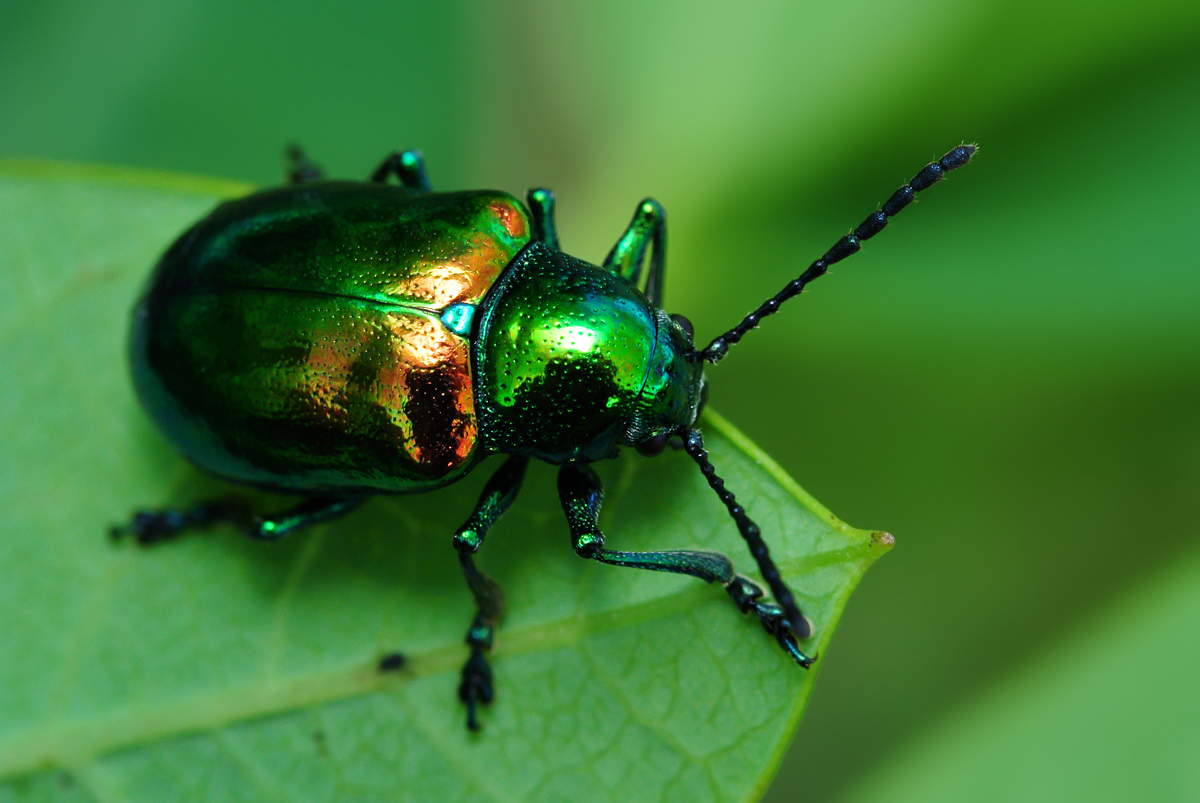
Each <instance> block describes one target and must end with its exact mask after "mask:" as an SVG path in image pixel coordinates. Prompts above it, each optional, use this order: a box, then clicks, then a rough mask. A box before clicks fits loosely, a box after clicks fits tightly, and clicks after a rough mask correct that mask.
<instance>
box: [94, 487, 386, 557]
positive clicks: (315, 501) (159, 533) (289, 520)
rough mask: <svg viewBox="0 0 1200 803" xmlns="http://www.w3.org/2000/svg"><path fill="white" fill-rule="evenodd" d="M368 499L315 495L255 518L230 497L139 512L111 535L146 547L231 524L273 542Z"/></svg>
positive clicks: (115, 528)
mask: <svg viewBox="0 0 1200 803" xmlns="http://www.w3.org/2000/svg"><path fill="white" fill-rule="evenodd" d="M365 499H366V497H365V496H356V497H351V498H349V499H330V498H328V497H323V496H314V497H309V498H307V499H305V500H304V501H303V502H301V503H300V504H298V505H296V506H295V507H291V508H288V509H287V510H285V511H283V512H281V513H273V514H271V515H268V516H254V515H252V514H251V513H250V508H249V506H248V505H247V504H246V501H245V500H244V499H238V498H236V497H231V498H228V499H218V500H216V501H213V502H201V503H199V504H195V505H192V506H191V507H189V508H187V509H185V510H139V511H138V512H137V513H135V514H134V516H133V519H131V520H130V522H129V523H128V524H123V525H121V526H119V527H113V528H111V529H110V530H109V535H111V536H112V537H113V538H114V539H116V538H120V537H121V536H123V535H132V536H133V537H134V538H135V539H137V542H138V543H139V544H141V545H143V546H146V545H148V544H156V543H158V542H159V541H166V540H168V539H170V538H174V537H175V536H177V535H179V533H181V532H183V531H184V530H192V529H197V530H200V529H206V528H208V527H212V526H213V525H215V524H232V525H233V526H235V527H237V528H238V529H241V530H244V531H245V532H246V534H247V535H249V536H250V537H252V538H260V539H263V540H265V541H274V540H276V539H278V538H282V537H283V536H285V535H287V534H288V533H290V532H293V531H294V530H297V529H299V528H301V527H307V526H309V525H310V524H318V523H319V522H322V521H328V520H329V519H332V518H336V517H337V516H340V515H342V514H343V513H348V512H349V511H351V510H353V509H354V508H356V507H358V506H359V505H360V504H362V502H363V500H365Z"/></svg>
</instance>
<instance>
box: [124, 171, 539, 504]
mask: <svg viewBox="0 0 1200 803" xmlns="http://www.w3.org/2000/svg"><path fill="white" fill-rule="evenodd" d="M529 239H530V222H529V218H528V214H527V213H526V211H525V210H524V208H523V207H522V206H521V204H520V203H519V202H518V201H517V200H516V199H514V198H512V197H511V196H509V195H506V194H504V193H498V192H460V193H416V192H414V191H412V190H408V189H405V188H403V187H396V186H390V185H383V184H364V183H361V182H336V181H329V182H315V183H309V184H304V185H299V186H294V187H285V188H280V189H275V190H268V191H265V192H260V193H257V194H254V195H251V196H249V197H247V198H243V199H240V200H236V201H231V202H228V203H225V204H222V205H221V206H219V207H218V208H217V209H216V210H215V211H214V212H213V213H212V214H211V215H209V216H208V217H207V218H205V219H204V220H202V221H200V222H199V223H197V224H196V225H195V226H194V227H193V228H191V229H190V230H189V231H187V232H186V233H185V234H184V235H183V236H182V237H180V238H179V240H178V241H177V242H176V243H175V244H174V245H173V246H171V248H170V249H169V250H168V251H167V253H166V254H165V255H164V256H163V257H162V259H161V261H160V262H159V264H158V266H157V268H156V270H155V272H154V275H153V276H152V277H151V281H150V285H149V287H148V288H147V290H146V293H145V295H144V297H143V298H142V300H141V302H140V303H139V305H138V306H137V308H136V310H135V312H134V318H135V320H134V331H133V338H132V345H131V351H132V364H133V373H134V379H135V384H136V387H137V391H138V395H139V396H140V398H141V400H142V403H143V404H144V405H145V407H146V408H147V410H149V411H150V413H151V415H152V416H153V417H154V418H155V419H156V421H157V422H158V423H159V425H160V426H161V428H162V429H163V430H164V431H165V432H166V433H167V435H168V437H169V438H170V439H171V440H172V442H173V443H174V445H175V446H176V447H177V448H178V449H179V450H180V451H181V452H182V453H183V454H184V455H185V456H187V457H188V458H189V459H190V460H192V461H193V462H194V463H196V464H197V465H199V466H200V467H202V468H204V469H206V470H208V471H210V472H212V473H214V474H216V475H218V476H221V477H224V478H226V479H230V480H234V481H237V482H244V483H250V484H254V485H259V486H262V487H267V488H273V489H277V490H284V491H291V492H303V493H330V494H344V493H350V492H364V493H372V492H373V493H379V492H383V493H397V492H410V491H419V490H426V489H429V488H433V487H438V486H440V485H445V484H447V483H449V482H453V481H454V480H455V479H457V478H458V477H460V476H462V474H464V473H465V472H467V471H468V470H470V468H471V467H472V465H473V464H474V463H475V462H476V460H477V459H478V458H479V457H481V456H482V452H483V450H482V449H480V440H479V422H478V417H477V414H476V406H475V399H474V393H473V386H472V376H471V359H472V355H471V348H470V337H471V335H472V329H473V327H474V326H475V314H476V308H477V306H478V305H479V303H480V302H481V301H482V300H483V298H484V297H485V295H486V294H487V292H488V290H489V289H490V288H491V287H492V285H493V284H494V283H495V281H496V280H497V278H498V277H499V276H500V274H501V272H502V271H503V270H504V269H505V267H506V266H508V264H509V263H510V262H511V261H512V259H513V257H514V256H515V255H516V254H517V253H518V252H520V251H521V249H522V247H524V246H525V244H526V243H527V242H528V241H529Z"/></svg>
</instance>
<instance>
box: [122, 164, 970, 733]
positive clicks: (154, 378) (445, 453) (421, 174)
mask: <svg viewBox="0 0 1200 803" xmlns="http://www.w3.org/2000/svg"><path fill="white" fill-rule="evenodd" d="M974 151H975V148H974V146H970V145H964V146H961V147H958V148H955V149H954V150H952V151H950V152H949V153H948V154H946V155H945V156H944V157H942V159H940V160H938V161H937V162H933V163H931V164H929V165H927V166H926V167H925V168H924V169H922V170H921V172H920V173H918V174H917V175H916V176H915V177H914V178H913V180H912V181H911V182H910V183H909V184H906V185H904V186H903V187H901V188H900V189H899V190H897V191H896V192H895V193H894V194H893V195H892V197H891V198H890V199H889V200H888V201H887V202H886V203H885V204H884V205H883V207H882V208H881V209H880V210H879V211H876V212H874V213H872V214H871V215H870V216H868V217H867V219H866V220H864V221H863V223H862V224H861V225H859V227H858V228H857V229H855V231H854V233H852V234H848V235H846V236H845V237H843V238H842V239H841V240H839V241H838V242H837V243H836V244H835V245H834V246H833V248H831V249H830V250H829V251H828V252H827V253H826V254H825V255H824V256H823V257H821V259H818V260H817V261H816V262H814V263H813V264H812V265H811V266H809V268H808V269H807V270H806V271H805V272H804V273H803V274H802V275H801V276H799V277H798V278H797V279H795V280H794V281H792V282H790V283H789V284H788V285H787V286H785V287H784V289H783V290H781V291H780V292H779V293H778V294H776V295H775V296H774V297H773V298H771V299H768V300H767V301H766V302H764V303H763V304H762V306H760V307H759V308H758V309H757V310H756V311H754V312H752V313H750V315H748V316H746V318H745V319H743V320H742V322H741V323H739V324H738V325H737V326H736V327H734V328H733V329H731V330H729V331H728V332H726V333H725V334H723V335H721V336H720V337H718V338H716V339H715V340H713V341H712V342H711V343H710V344H709V345H708V346H707V347H706V348H704V349H697V348H695V346H694V344H693V339H692V328H691V324H690V323H688V321H687V320H686V319H685V318H683V317H682V316H678V315H667V314H666V313H665V312H663V311H662V309H661V305H662V288H663V270H664V241H665V215H664V213H663V210H662V208H661V207H660V206H659V205H658V204H657V203H656V202H655V201H652V200H649V199H647V200H645V201H642V202H641V204H639V205H638V208H637V211H636V212H635V213H634V217H633V221H632V222H631V223H630V224H629V227H628V228H627V229H626V231H625V233H624V234H623V235H622V236H621V238H620V240H618V241H617V244H616V246H614V247H613V249H612V251H611V253H609V255H608V258H607V259H606V260H605V261H604V264H603V265H601V266H596V265H591V264H589V263H587V262H583V261H581V260H578V259H576V258H574V257H571V256H568V255H566V254H564V253H562V252H561V251H559V249H558V238H557V234H556V232H555V226H554V199H553V196H552V195H551V193H550V192H549V191H547V190H531V191H530V192H529V193H528V196H527V201H528V206H527V207H526V206H523V205H522V204H521V203H520V202H519V201H517V199H515V198H513V197H512V196H510V195H507V194H505V193H501V192H489V191H472V192H456V193H434V192H431V191H430V187H429V182H428V179H427V178H426V174H425V168H424V164H423V162H422V160H421V157H420V154H419V153H417V152H416V151H404V152H397V153H394V154H392V155H391V156H389V157H388V158H387V159H385V160H384V162H383V163H382V164H381V165H380V166H379V168H378V169H377V170H376V171H375V172H374V173H373V175H372V176H371V180H370V181H369V182H350V181H327V180H324V179H323V177H322V175H321V172H320V170H319V169H318V168H317V167H316V166H315V165H314V164H313V163H312V162H310V161H309V160H308V159H307V158H305V157H304V155H303V154H302V153H301V152H300V150H299V149H298V148H292V149H290V150H289V157H290V159H291V170H290V178H291V181H290V184H289V185H288V186H285V187H281V188H278V189H272V190H266V191H263V192H259V193H255V194H253V195H250V196H248V197H246V198H242V199H240V200H236V201H230V202H228V203H224V204H221V205H220V206H218V207H217V208H216V210H214V211H213V212H212V213H211V214H210V215H209V216H208V217H206V218H204V219H203V220H201V221H200V222H198V223H197V224H196V225H194V226H193V227H192V228H191V229H189V230H188V231H187V232H185V233H184V234H183V235H182V236H181V237H180V238H179V239H178V240H177V241H176V242H175V243H174V245H172V246H171V247H170V249H168V250H167V252H166V254H164V255H163V257H162V259H161V260H160V262H159V264H158V266H157V268H156V269H155V271H154V274H153V276H152V277H151V280H150V284H149V286H148V288H147V290H146V292H145V294H144V296H143V297H142V299H141V301H140V302H139V304H138V305H137V307H136V309H135V311H134V323H133V334H132V338H131V360H132V364H133V375H134V381H135V385H136V387H137V392H138V396H139V398H140V399H141V402H142V404H143V406H144V407H145V408H146V410H147V411H148V412H149V413H150V415H151V416H152V417H153V418H154V420H155V421H156V422H157V424H158V425H159V427H160V428H161V429H162V430H163V432H164V433H165V434H166V435H167V437H168V438H169V439H170V440H171V441H172V443H173V444H174V445H175V447H176V448H177V449H178V450H179V451H180V452H181V453H182V454H183V455H185V456H186V457H187V458H188V459H189V460H191V461H192V462H193V463H195V464H196V465H198V466H200V467H201V468H203V469H205V470H206V471H208V472H210V473H212V474H215V475H217V476H219V477H222V478H225V479H227V480H230V481H233V482H237V483H243V484H247V485H253V486H257V487H260V488H265V489H270V490H274V491H280V492H284V493H292V494H299V495H302V496H303V497H304V499H303V501H302V502H301V503H300V504H298V505H297V506H296V507H294V508H292V509H290V510H287V511H285V512H283V513H278V514H272V515H264V516H250V515H249V514H248V512H247V511H245V510H244V509H242V507H241V506H239V505H237V504H231V503H211V504H201V505H197V506H195V507H193V508H192V509H190V510H186V511H158V512H141V513H138V514H137V515H136V516H135V517H134V518H133V520H132V522H131V523H130V524H128V525H126V526H124V527H119V528H114V533H115V534H119V533H123V532H128V533H132V534H133V535H135V536H136V537H137V538H138V540H139V541H140V542H142V543H150V542H154V541H158V540H162V539H163V538H166V537H169V536H171V535H173V534H175V533H176V532H178V531H180V530H182V529H185V528H187V527H191V526H203V525H207V524H211V523H213V522H215V521H220V520H228V521H232V522H234V523H236V524H239V525H240V526H242V527H243V528H244V529H246V530H247V531H248V532H249V534H250V535H252V536H255V537H258V538H267V539H274V538H279V537H281V536H283V535H285V534H287V533H289V532H291V531H293V530H296V529H298V528H301V527H303V526H306V525H310V524H313V523H315V522H319V521H325V520H328V519H330V518H333V517H335V516H338V515H341V514H343V513H345V512H347V511H349V510H351V509H353V508H354V507H355V506H357V505H358V504H359V503H361V502H362V501H363V500H365V499H367V498H368V497H370V496H372V495H377V494H396V493H418V492H422V491H428V490H432V489H434V488H438V487H441V486H443V485H446V484H448V483H451V482H454V481H455V480H457V479H459V478H460V477H462V476H463V475H464V474H466V473H467V472H468V471H470V470H471V469H472V468H473V467H474V466H475V464H476V463H477V462H479V460H481V459H482V458H483V457H485V456H487V455H489V454H492V453H499V454H505V455H508V456H509V457H508V459H507V460H506V461H505V462H504V464H503V465H501V467H500V468H499V470H498V471H497V472H496V473H495V474H494V475H493V476H492V478H491V479H490V480H489V482H488V483H487V485H486V486H485V488H484V491H483V494H482V496H481V497H480V500H479V502H478V504H477V505H476V507H475V509H474V511H472V513H471V514H470V516H469V517H468V518H467V520H466V523H464V524H463V526H462V527H461V528H459V530H458V532H457V533H456V534H455V536H454V539H453V540H454V545H455V547H456V549H457V551H458V556H459V561H460V563H461V566H462V570H463V573H464V575H465V577H466V581H467V585H468V586H469V587H470V590H471V592H472V594H473V595H474V598H475V601H476V604H477V613H476V616H475V619H474V621H473V622H472V624H471V626H470V628H469V629H468V633H467V639H466V642H467V645H468V646H469V647H470V657H469V658H468V660H467V662H466V665H465V666H464V668H463V673H462V682H461V684H460V687H459V696H460V697H461V699H462V700H463V701H464V702H465V703H466V705H467V725H468V727H470V728H471V729H477V728H478V727H479V721H478V715H477V710H476V709H477V706H478V705H479V704H487V703H490V702H491V700H492V698H493V696H494V691H493V685H492V673H491V669H490V667H489V665H488V662H487V658H486V652H487V651H488V650H490V648H491V645H492V641H493V635H494V631H495V626H496V623H497V621H498V620H499V618H500V615H501V612H502V611H501V608H502V595H501V594H500V592H499V589H498V587H497V586H496V584H495V583H494V582H493V581H492V580H491V579H490V578H488V577H486V576H485V575H484V574H482V573H481V572H480V571H479V570H478V569H477V568H476V566H475V563H474V559H473V555H474V553H475V552H476V551H478V549H479V548H480V546H481V545H482V543H483V540H484V537H485V536H486V534H487V532H488V529H489V528H490V527H491V526H492V524H494V523H495V521H496V520H497V519H498V518H499V516H500V515H501V514H502V513H503V512H504V511H505V509H507V508H508V506H509V505H510V504H511V503H512V501H513V500H514V498H515V497H516V495H517V491H518V490H519V488H520V485H521V481H522V478H523V477H524V474H525V468H526V465H527V464H528V461H529V459H530V458H531V457H536V458H538V459H541V460H545V461H547V462H549V463H552V464H555V465H559V466H561V468H560V470H559V482H558V486H559V496H560V498H561V501H562V506H563V509H564V511H565V513H566V517H567V521H568V524H569V526H570V529H571V535H572V537H573V539H574V543H575V551H576V552H577V553H578V554H579V555H580V556H582V557H585V558H591V559H593V560H597V561H600V562H603V563H610V564H614V565H618V566H631V567H635V568H642V569H650V570H653V571H667V572H676V573H681V574H688V575H692V576H694V577H698V578H700V579H702V580H705V581H707V582H710V583H711V582H719V583H720V584H721V585H722V586H723V587H724V588H725V589H726V590H727V591H728V593H729V595H730V596H731V597H732V599H733V601H734V603H735V604H736V605H737V607H738V608H739V609H740V610H741V611H742V612H743V613H749V612H753V613H754V614H755V616H756V618H757V619H758V621H759V622H760V623H761V625H762V627H763V628H764V629H765V630H766V631H767V633H768V634H770V635H771V636H772V637H773V638H774V639H775V640H776V641H777V642H778V644H779V645H780V647H782V648H783V649H784V650H785V651H786V652H787V653H788V654H790V655H791V656H792V657H793V658H794V659H795V660H796V661H797V662H798V663H799V664H800V665H801V666H804V667H807V666H809V665H810V664H811V663H812V662H813V660H814V657H810V656H808V655H806V654H805V653H804V652H802V651H801V650H800V648H799V646H798V644H797V641H798V640H803V639H806V638H808V637H809V636H810V635H811V627H810V625H809V623H808V620H807V619H805V618H804V616H803V614H802V613H801V612H800V610H799V608H798V607H797V605H796V602H795V600H794V598H793V596H792V594H791V592H790V591H789V590H788V588H787V586H786V585H785V584H784V582H783V580H782V578H781V577H780V575H779V571H778V569H777V568H776V567H775V564H774V562H773V561H772V560H771V557H770V554H769V552H768V549H767V546H766V544H765V543H764V542H763V540H762V537H761V533H760V532H759V528H758V526H757V525H756V524H754V522H753V521H751V520H750V518H749V517H748V516H747V514H746V512H745V511H744V510H743V508H742V507H741V506H740V505H739V504H737V502H736V500H735V499H734V496H733V494H732V493H731V492H729V491H728V490H726V489H725V487H724V483H723V481H722V480H721V478H720V477H718V476H717V475H716V473H715V470H714V469H713V466H712V464H711V463H710V462H709V461H708V456H707V454H706V452H705V450H704V445H703V440H702V438H701V435H700V432H699V430H698V429H697V428H696V420H697V417H698V415H699V412H700V408H701V406H702V405H703V403H704V396H705V387H704V373H703V366H704V363H705V362H711V363H715V362H717V361H718V360H720V359H721V358H722V357H723V356H724V355H725V353H726V351H727V349H728V347H729V346H730V345H732V344H734V343H737V342H738V341H739V340H740V339H741V338H742V336H743V335H744V334H745V333H746V332H748V331H749V330H750V329H752V328H754V327H755V326H757V324H758V323H759V321H760V320H761V319H762V318H764V317H766V316H768V315H771V314H773V313H774V312H775V311H776V310H777V309H778V308H779V305H780V304H781V303H782V302H783V301H786V300H787V299H788V298H791V297H792V296H795V295H797V294H798V293H799V292H800V291H801V290H802V289H803V288H804V286H805V285H806V284H807V283H808V282H810V281H811V280H812V279H814V278H816V277H817V276H820V275H821V274H823V273H824V272H825V270H826V269H827V267H828V266H829V265H831V264H833V263H834V262H837V261H839V260H841V259H843V258H845V257H847V256H849V255H850V254H853V253H854V252H856V251H857V250H858V248H859V243H860V241H862V240H865V239H868V238H869V237H872V236H874V235H875V234H877V233H878V232H879V231H881V230H882V229H883V227H884V226H885V225H886V224H887V221H888V218H889V217H891V216H893V215H895V214H897V213H898V212H899V211H900V210H901V209H903V208H904V207H905V206H907V205H908V203H910V202H911V201H912V199H913V197H914V194H915V193H916V192H917V191H919V190H922V189H925V188H926V187H928V186H930V185H932V184H933V183H934V182H936V181H937V180H939V179H940V178H941V177H942V175H943V174H944V172H945V171H948V170H953V169H955V168H957V167H960V166H962V165H964V164H966V163H967V161H968V160H969V159H970V158H971V156H972V154H973V153H974ZM392 176H394V177H396V178H397V179H398V180H399V184H398V185H396V184H391V183H388V179H389V178H390V177H392ZM647 263H648V268H646V269H645V271H644V275H643V267H644V266H645V265H647ZM671 439H678V440H679V441H682V446H683V448H684V450H686V452H687V453H688V454H689V455H690V456H691V457H692V459H693V460H695V461H696V463H697V464H699V466H700V468H701V470H702V472H703V473H704V475H705V477H706V478H707V480H708V483H709V485H710V486H711V487H712V488H713V490H714V491H715V492H716V493H717V495H718V496H719V498H720V499H721V501H722V502H723V503H724V505H725V507H726V509H727V511H728V512H729V514H730V516H731V517H732V518H733V519H734V522H735V523H736V525H737V528H738V531H739V532H740V533H741V535H742V537H743V538H744V539H745V540H746V542H747V544H748V546H749V548H750V552H751V554H752V555H753V556H754V558H755V560H756V562H757V564H758V568H759V570H760V571H761V573H762V575H763V579H764V580H765V581H766V583H767V585H768V587H769V588H770V591H771V594H772V595H773V596H774V600H775V601H771V600H769V599H767V598H766V597H764V594H763V591H762V589H760V588H759V587H758V586H757V585H755V584H754V583H753V582H751V581H750V580H749V579H747V578H745V577H743V576H741V575H738V574H735V572H734V571H733V566H732V564H731V562H730V561H729V559H728V558H726V557H725V556H724V555H720V554H717V553H713V552H699V551H693V550H674V551H664V552H617V551H613V550H608V549H605V548H604V536H603V534H602V533H601V531H600V529H599V527H598V526H597V517H598V514H599V507H600V500H601V497H602V493H603V491H602V487H601V485H600V480H599V478H598V477H597V476H596V474H595V472H594V471H593V470H592V469H591V468H590V467H589V465H588V464H589V463H591V462H593V461H595V460H600V459H604V458H609V457H614V456H616V454H617V451H618V449H619V447H622V446H631V447H634V448H636V449H638V450H639V451H641V452H642V453H644V454H657V453H658V452H661V451H662V450H663V448H664V447H665V446H666V445H667V443H668V441H670V440H671ZM396 663H397V661H396V659H395V658H388V659H385V661H384V662H383V664H382V665H381V668H384V669H386V668H389V667H391V666H394V665H395V664H396Z"/></svg>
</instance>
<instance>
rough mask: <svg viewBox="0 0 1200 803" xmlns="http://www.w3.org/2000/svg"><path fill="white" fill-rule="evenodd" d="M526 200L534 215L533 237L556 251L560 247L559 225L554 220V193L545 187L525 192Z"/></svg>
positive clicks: (530, 211)
mask: <svg viewBox="0 0 1200 803" xmlns="http://www.w3.org/2000/svg"><path fill="white" fill-rule="evenodd" d="M525 202H526V203H527V204H528V205H529V213H530V214H531V215H532V216H533V239H534V240H536V241H538V242H542V243H545V244H546V245H548V246H550V247H551V248H552V249H554V250H555V251H558V250H560V249H559V247H558V225H557V224H556V223H555V222H554V193H552V192H551V191H550V190H547V189H544V188H537V189H532V190H530V191H529V192H527V193H525Z"/></svg>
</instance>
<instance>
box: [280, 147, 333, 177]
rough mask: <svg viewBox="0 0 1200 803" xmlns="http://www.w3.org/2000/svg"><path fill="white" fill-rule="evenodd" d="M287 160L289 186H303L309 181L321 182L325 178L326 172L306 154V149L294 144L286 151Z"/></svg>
mask: <svg viewBox="0 0 1200 803" xmlns="http://www.w3.org/2000/svg"><path fill="white" fill-rule="evenodd" d="M284 156H285V157H286V158H287V163H288V168H287V180H288V183H289V184H303V183H305V182H307V181H320V180H321V179H323V178H325V171H324V170H322V169H321V166H320V165H318V164H317V163H316V162H314V161H312V160H311V159H309V158H308V157H307V156H306V155H305V154H304V149H303V148H301V147H300V146H299V145H297V144H296V143H294V142H293V143H292V144H290V145H288V146H287V148H286V149H285V150H284Z"/></svg>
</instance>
